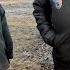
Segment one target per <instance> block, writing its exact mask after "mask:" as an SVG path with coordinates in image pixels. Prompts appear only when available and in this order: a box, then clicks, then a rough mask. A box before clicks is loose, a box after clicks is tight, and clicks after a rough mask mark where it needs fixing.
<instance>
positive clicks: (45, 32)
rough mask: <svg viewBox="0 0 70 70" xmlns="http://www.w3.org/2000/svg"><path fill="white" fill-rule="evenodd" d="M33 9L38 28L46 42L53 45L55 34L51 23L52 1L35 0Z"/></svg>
mask: <svg viewBox="0 0 70 70" xmlns="http://www.w3.org/2000/svg"><path fill="white" fill-rule="evenodd" d="M33 7H34V11H33V15H34V16H35V19H36V22H37V28H38V30H39V31H40V34H41V36H42V38H43V40H44V42H45V43H47V44H49V45H52V42H53V39H54V37H55V33H54V29H53V26H52V23H51V5H50V0H34V2H33Z"/></svg>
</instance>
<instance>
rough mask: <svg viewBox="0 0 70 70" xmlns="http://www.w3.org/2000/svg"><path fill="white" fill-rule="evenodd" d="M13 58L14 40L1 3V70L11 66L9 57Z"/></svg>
mask: <svg viewBox="0 0 70 70" xmlns="http://www.w3.org/2000/svg"><path fill="white" fill-rule="evenodd" d="M12 58H13V42H12V39H11V36H10V32H9V28H8V25H7V21H6V17H5V10H4V9H3V7H2V6H1V5H0V70H7V69H8V68H9V63H10V61H9V59H12Z"/></svg>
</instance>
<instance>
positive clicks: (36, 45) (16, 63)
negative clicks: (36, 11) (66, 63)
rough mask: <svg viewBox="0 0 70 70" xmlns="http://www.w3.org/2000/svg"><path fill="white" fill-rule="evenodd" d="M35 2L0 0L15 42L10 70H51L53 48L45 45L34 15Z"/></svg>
mask: <svg viewBox="0 0 70 70" xmlns="http://www.w3.org/2000/svg"><path fill="white" fill-rule="evenodd" d="M32 2H33V0H0V3H1V4H2V6H3V7H4V9H5V11H6V17H7V22H8V25H9V29H10V32H11V36H12V39H13V42H14V58H13V59H12V60H11V66H10V68H9V70H51V69H52V68H53V61H52V58H51V51H52V48H51V47H50V46H48V45H47V44H45V43H44V42H43V40H42V39H41V36H40V34H39V32H38V30H37V29H36V22H35V19H34V17H33V15H32V12H33V7H32Z"/></svg>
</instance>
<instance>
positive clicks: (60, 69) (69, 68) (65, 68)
mask: <svg viewBox="0 0 70 70" xmlns="http://www.w3.org/2000/svg"><path fill="white" fill-rule="evenodd" d="M52 55H53V62H54V70H70V63H66V62H63V61H61V60H60V59H59V58H57V56H56V55H58V54H57V53H56V52H55V50H53V53H52Z"/></svg>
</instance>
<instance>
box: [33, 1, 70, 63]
mask: <svg viewBox="0 0 70 70" xmlns="http://www.w3.org/2000/svg"><path fill="white" fill-rule="evenodd" d="M62 1H63V5H62V7H61V8H60V9H56V8H54V7H52V4H51V0H34V2H33V7H34V11H33V14H34V16H35V18H36V22H37V28H38V30H39V31H40V34H41V36H42V38H43V40H44V41H45V42H46V43H47V44H49V45H51V46H53V49H54V51H55V53H54V54H55V57H56V58H58V59H59V60H62V61H67V62H70V0H62Z"/></svg>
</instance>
